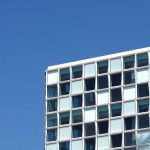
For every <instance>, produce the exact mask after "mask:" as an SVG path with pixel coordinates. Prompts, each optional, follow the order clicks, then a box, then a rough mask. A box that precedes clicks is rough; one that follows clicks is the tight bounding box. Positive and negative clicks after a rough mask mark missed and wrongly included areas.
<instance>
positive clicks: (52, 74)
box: [47, 70, 58, 84]
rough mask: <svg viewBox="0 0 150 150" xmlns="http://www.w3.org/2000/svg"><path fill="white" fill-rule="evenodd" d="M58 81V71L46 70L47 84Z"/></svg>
mask: <svg viewBox="0 0 150 150" xmlns="http://www.w3.org/2000/svg"><path fill="white" fill-rule="evenodd" d="M57 82H58V71H57V70H55V71H49V72H47V84H55V83H57Z"/></svg>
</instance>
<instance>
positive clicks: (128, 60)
mask: <svg viewBox="0 0 150 150" xmlns="http://www.w3.org/2000/svg"><path fill="white" fill-rule="evenodd" d="M123 62H124V69H129V68H134V62H135V57H134V55H131V56H127V57H124V58H123Z"/></svg>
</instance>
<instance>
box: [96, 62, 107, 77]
mask: <svg viewBox="0 0 150 150" xmlns="http://www.w3.org/2000/svg"><path fill="white" fill-rule="evenodd" d="M97 71H98V74H102V73H107V72H108V60H105V61H101V62H98V63H97Z"/></svg>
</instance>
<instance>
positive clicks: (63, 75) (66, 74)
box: [60, 68, 70, 81]
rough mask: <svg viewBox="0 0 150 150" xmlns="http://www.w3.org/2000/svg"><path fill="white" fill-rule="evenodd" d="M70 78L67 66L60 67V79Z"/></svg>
mask: <svg viewBox="0 0 150 150" xmlns="http://www.w3.org/2000/svg"><path fill="white" fill-rule="evenodd" d="M66 80H70V70H69V68H64V69H60V81H66Z"/></svg>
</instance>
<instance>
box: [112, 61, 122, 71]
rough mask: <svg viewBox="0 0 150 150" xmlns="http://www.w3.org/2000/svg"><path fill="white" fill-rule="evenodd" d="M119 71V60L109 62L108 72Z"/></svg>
mask: <svg viewBox="0 0 150 150" xmlns="http://www.w3.org/2000/svg"><path fill="white" fill-rule="evenodd" d="M119 71H121V59H120V58H117V59H113V60H111V61H110V72H111V73H113V72H119Z"/></svg>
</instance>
